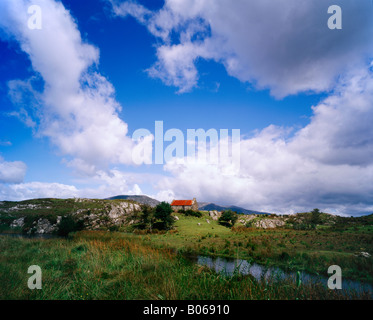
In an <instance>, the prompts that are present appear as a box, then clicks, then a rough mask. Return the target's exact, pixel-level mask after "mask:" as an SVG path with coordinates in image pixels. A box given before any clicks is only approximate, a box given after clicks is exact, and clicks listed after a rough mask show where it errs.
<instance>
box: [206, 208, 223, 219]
mask: <svg viewBox="0 0 373 320" xmlns="http://www.w3.org/2000/svg"><path fill="white" fill-rule="evenodd" d="M221 214H222V213H221V212H219V211H216V210H214V211H209V215H210V217H211V219H212V220H214V221H218V220H219V218H220V217H221Z"/></svg>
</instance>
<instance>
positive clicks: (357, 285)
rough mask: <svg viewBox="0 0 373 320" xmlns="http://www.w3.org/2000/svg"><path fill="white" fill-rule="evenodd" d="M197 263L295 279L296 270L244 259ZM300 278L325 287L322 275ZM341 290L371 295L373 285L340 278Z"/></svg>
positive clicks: (223, 270)
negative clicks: (287, 269) (267, 265)
mask: <svg viewBox="0 0 373 320" xmlns="http://www.w3.org/2000/svg"><path fill="white" fill-rule="evenodd" d="M197 264H199V265H202V266H207V267H209V268H210V269H213V270H215V271H216V272H218V273H223V274H225V275H227V276H232V275H233V274H234V273H240V274H242V275H249V274H250V275H252V276H253V277H254V278H255V279H256V280H261V279H264V280H266V281H268V280H269V279H273V280H280V279H293V280H294V281H295V279H296V272H284V271H283V270H281V269H280V268H276V267H265V266H262V265H260V264H257V263H249V262H248V261H246V260H241V259H232V260H228V259H223V258H219V257H218V258H212V257H205V256H198V257H197ZM300 279H301V281H302V283H307V282H312V283H321V284H324V285H325V287H327V282H328V278H327V277H324V276H316V275H311V274H309V273H306V272H303V271H301V273H300ZM342 290H346V291H348V290H355V291H358V292H369V293H370V294H371V295H372V296H373V286H372V285H370V284H368V283H363V282H359V281H353V280H348V279H342Z"/></svg>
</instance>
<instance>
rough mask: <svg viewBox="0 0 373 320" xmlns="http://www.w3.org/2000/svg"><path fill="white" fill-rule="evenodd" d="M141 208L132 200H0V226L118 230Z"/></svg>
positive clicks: (45, 230) (32, 230) (27, 230)
mask: <svg viewBox="0 0 373 320" xmlns="http://www.w3.org/2000/svg"><path fill="white" fill-rule="evenodd" d="M140 211H141V206H140V204H139V203H137V202H134V201H131V200H99V199H81V198H75V199H34V200H26V201H20V202H13V201H2V202H0V228H1V229H7V228H11V229H15V230H17V231H19V232H22V233H25V234H34V233H36V234H43V233H46V234H48V233H56V232H58V231H60V229H61V228H62V227H63V228H70V229H74V228H75V229H87V230H99V229H105V230H108V229H109V230H118V229H119V228H120V227H123V226H127V225H130V224H132V223H133V222H134V220H133V219H134V216H136V213H138V212H140Z"/></svg>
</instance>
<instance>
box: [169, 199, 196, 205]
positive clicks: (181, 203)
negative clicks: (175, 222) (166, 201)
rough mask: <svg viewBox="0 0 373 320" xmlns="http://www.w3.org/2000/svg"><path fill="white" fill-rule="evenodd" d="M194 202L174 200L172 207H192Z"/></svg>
mask: <svg viewBox="0 0 373 320" xmlns="http://www.w3.org/2000/svg"><path fill="white" fill-rule="evenodd" d="M192 204H193V200H174V201H172V203H171V206H191V205H192Z"/></svg>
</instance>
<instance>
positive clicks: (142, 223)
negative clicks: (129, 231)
mask: <svg viewBox="0 0 373 320" xmlns="http://www.w3.org/2000/svg"><path fill="white" fill-rule="evenodd" d="M137 219H138V223H137V224H135V225H134V228H135V229H140V230H147V229H151V228H152V225H153V222H154V221H153V220H154V208H152V207H150V206H149V205H142V210H141V212H140V214H139V216H138V217H137Z"/></svg>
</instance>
